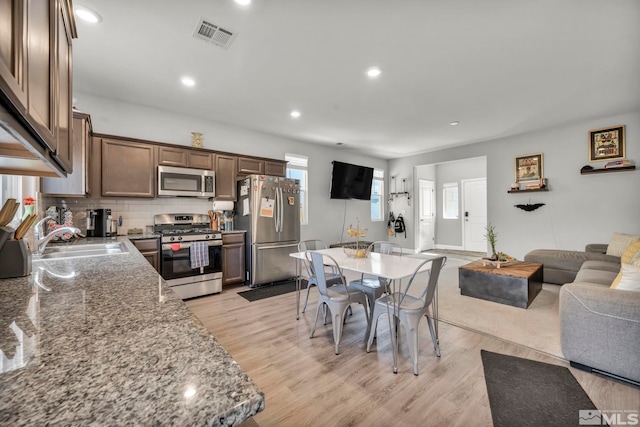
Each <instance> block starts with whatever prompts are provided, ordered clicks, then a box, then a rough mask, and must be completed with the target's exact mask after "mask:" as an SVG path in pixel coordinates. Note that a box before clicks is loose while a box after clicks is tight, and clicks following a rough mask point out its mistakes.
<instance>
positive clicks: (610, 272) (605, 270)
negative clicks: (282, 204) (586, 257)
mask: <svg viewBox="0 0 640 427" xmlns="http://www.w3.org/2000/svg"><path fill="white" fill-rule="evenodd" d="M619 271H620V264H616V263H612V262H603V261H587V262H585V263H584V264H582V268H581V269H580V271H578V274H576V278H575V282H587V283H596V284H598V285H603V286H611V284H612V283H613V281H614V280H615V278H616V276H617V275H618V272H619Z"/></svg>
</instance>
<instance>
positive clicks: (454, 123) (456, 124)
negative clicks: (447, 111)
mask: <svg viewBox="0 0 640 427" xmlns="http://www.w3.org/2000/svg"><path fill="white" fill-rule="evenodd" d="M449 124H450V125H451V126H458V125H459V124H460V122H458V121H456V122H451V123H449Z"/></svg>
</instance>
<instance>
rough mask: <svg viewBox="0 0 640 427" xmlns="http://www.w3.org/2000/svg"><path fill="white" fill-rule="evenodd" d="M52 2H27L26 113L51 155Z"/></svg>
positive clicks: (53, 27)
mask: <svg viewBox="0 0 640 427" xmlns="http://www.w3.org/2000/svg"><path fill="white" fill-rule="evenodd" d="M55 6H56V5H55V2H53V1H49V0H29V1H28V2H27V12H28V13H27V28H28V37H27V52H26V53H27V85H28V91H27V93H28V97H27V98H28V99H27V103H28V106H27V112H28V118H29V119H30V121H31V124H32V125H33V126H34V128H35V131H36V132H37V133H38V135H39V136H40V138H41V140H42V142H44V144H45V145H46V146H47V147H48V148H49V149H50V150H51V151H52V152H55V151H56V149H57V148H58V147H57V141H56V136H55V134H54V132H55V114H54V112H55V109H54V108H53V106H54V105H55V99H53V96H54V94H55V91H54V87H55V86H54V83H55V81H54V78H55V77H56V73H55V64H56V55H55V53H56V46H55V40H56V33H55V22H56V21H55V20H54V19H51V17H52V16H56V15H55V13H56V10H55Z"/></svg>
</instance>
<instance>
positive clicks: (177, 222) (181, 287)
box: [153, 214, 222, 299]
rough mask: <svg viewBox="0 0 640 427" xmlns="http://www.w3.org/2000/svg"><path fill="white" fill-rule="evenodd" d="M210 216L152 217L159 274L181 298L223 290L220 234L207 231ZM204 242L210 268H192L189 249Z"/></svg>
mask: <svg viewBox="0 0 640 427" xmlns="http://www.w3.org/2000/svg"><path fill="white" fill-rule="evenodd" d="M209 226H210V222H209V216H208V215H202V214H163V215H155V216H154V218H153V231H154V232H155V233H159V234H160V235H161V237H160V244H161V254H160V274H161V275H162V277H163V278H164V279H165V280H166V281H167V283H168V284H169V286H171V288H172V289H173V290H174V291H175V292H176V293H177V294H178V296H179V297H180V298H182V299H187V298H194V297H199V296H202V295H208V294H215V293H218V292H221V291H222V234H221V233H219V232H217V231H214V230H212V229H211V228H209ZM195 242H204V243H205V244H206V250H207V253H208V256H209V265H206V266H202V267H197V268H192V266H191V265H192V264H191V247H192V245H193V244H194V243H195Z"/></svg>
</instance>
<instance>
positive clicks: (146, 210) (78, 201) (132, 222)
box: [40, 196, 213, 235]
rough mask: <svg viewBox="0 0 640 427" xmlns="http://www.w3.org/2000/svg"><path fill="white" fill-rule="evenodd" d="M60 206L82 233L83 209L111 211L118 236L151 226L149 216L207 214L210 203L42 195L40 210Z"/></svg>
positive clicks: (169, 198) (194, 200) (176, 199)
mask: <svg viewBox="0 0 640 427" xmlns="http://www.w3.org/2000/svg"><path fill="white" fill-rule="evenodd" d="M52 205H55V206H63V205H65V206H66V207H67V208H69V209H71V211H72V212H73V223H74V225H75V226H76V227H78V228H79V229H81V230H82V231H83V232H85V231H86V228H87V223H86V218H87V214H86V211H87V209H111V214H112V215H113V218H115V219H118V218H119V217H122V225H121V226H118V234H119V235H126V234H127V231H128V230H129V229H133V228H140V229H142V230H143V232H144V231H145V227H146V226H148V225H153V216H154V215H157V214H171V213H199V214H205V215H206V214H207V212H208V211H209V210H210V209H212V206H213V202H212V201H210V200H207V199H197V198H177V197H168V198H157V199H133V198H126V199H124V198H122V199H115V198H112V199H84V198H73V197H65V198H60V197H47V196H43V197H42V199H41V203H40V207H41V210H42V211H44V210H45V209H47V208H48V207H49V206H52Z"/></svg>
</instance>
